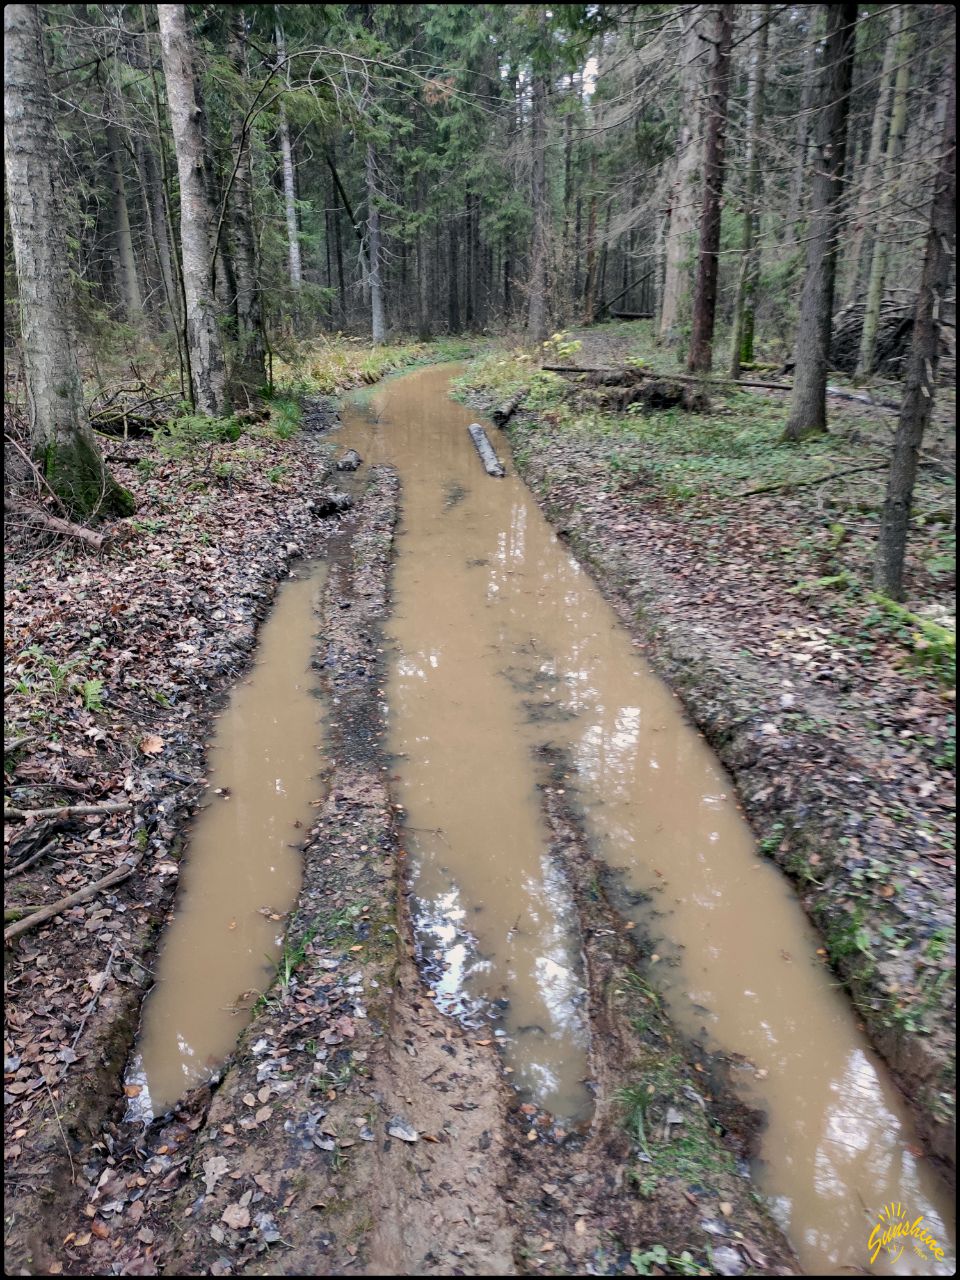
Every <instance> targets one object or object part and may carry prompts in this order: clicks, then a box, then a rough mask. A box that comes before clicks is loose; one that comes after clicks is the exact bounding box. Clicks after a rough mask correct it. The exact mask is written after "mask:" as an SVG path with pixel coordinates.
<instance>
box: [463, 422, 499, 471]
mask: <svg viewBox="0 0 960 1280" xmlns="http://www.w3.org/2000/svg"><path fill="white" fill-rule="evenodd" d="M467 430H468V431H469V432H470V439H471V440H472V441H473V443H474V444H475V445H476V446H477V453H479V455H480V461H481V462H482V463H483V465H484V468H485V470H486V473H487V475H488V476H505V475H506V474H507V473H506V470H505V468H504V465H503V463H502V462H501V461H500V459H499V458H498V457H497V455H496V453H495V452H494V448H493V445H492V444H491V443H490V441H489V440H488V439H487V433H486V432H485V431H484V429H483V427H481V426H480V424H479V422H471V424H470V426H469V427H467Z"/></svg>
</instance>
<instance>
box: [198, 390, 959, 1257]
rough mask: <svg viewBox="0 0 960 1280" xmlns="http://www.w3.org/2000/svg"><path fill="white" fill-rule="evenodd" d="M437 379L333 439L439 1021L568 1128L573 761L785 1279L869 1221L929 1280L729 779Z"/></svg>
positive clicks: (859, 1056)
mask: <svg viewBox="0 0 960 1280" xmlns="http://www.w3.org/2000/svg"><path fill="white" fill-rule="evenodd" d="M450 378H451V369H450V367H449V366H448V367H447V368H431V369H425V370H422V371H420V372H417V373H413V374H410V375H407V376H405V377H403V378H400V379H397V380H394V381H391V382H389V383H387V384H385V385H384V386H383V387H382V388H381V389H380V390H378V391H377V392H376V393H375V394H374V395H373V396H372V397H370V398H368V399H367V400H366V401H365V402H364V403H363V404H360V403H358V404H355V405H354V406H353V407H352V408H349V409H348V410H347V412H346V414H345V427H344V431H343V432H342V433H340V434H339V436H338V440H339V442H342V443H343V444H344V445H345V446H346V445H349V446H352V447H354V448H356V449H358V450H359V452H360V453H361V455H362V456H363V458H364V460H365V462H366V463H367V464H377V463H390V464H393V465H394V466H396V467H397V469H398V471H399V474H400V478H401V482H402V492H403V523H402V528H401V536H400V537H399V539H398V544H397V545H398V559H397V563H396V567H395V573H394V580H393V583H394V599H395V610H394V615H393V618H392V620H391V623H390V624H389V633H388V634H389V639H390V640H391V641H392V647H393V649H394V656H393V662H392V672H391V676H390V680H389V689H388V702H389V744H388V745H389V748H390V751H391V753H392V755H393V757H394V773H395V775H396V776H395V780H394V785H395V786H396V789H397V791H398V798H399V800H400V801H402V803H403V804H404V806H405V808H406V815H407V833H408V834H407V839H408V841H409V847H408V852H409V855H410V865H411V875H412V887H413V891H414V895H415V897H416V900H417V904H418V906H417V910H416V912H415V916H416V929H417V938H418V946H419V949H420V952H421V957H422V960H423V962H424V965H425V968H426V972H427V974H428V977H429V979H430V982H431V985H432V988H433V990H434V992H435V993H436V999H437V1002H438V1004H439V1005H440V1007H441V1008H444V1009H446V1010H448V1011H451V1012H455V1013H457V1014H458V1015H459V1016H461V1017H462V1018H464V1019H466V1020H467V1021H471V1020H472V1021H474V1022H475V1023H478V1024H479V1023H480V1022H482V1021H484V1020H485V1019H493V1020H494V1026H495V1028H496V1032H497V1034H498V1035H499V1036H500V1038H501V1040H502V1042H503V1045H504V1054H505V1062H506V1066H507V1069H508V1070H510V1071H511V1072H512V1078H513V1080H514V1081H515V1082H516V1083H517V1084H518V1086H519V1087H520V1088H521V1089H523V1090H526V1091H528V1092H529V1094H530V1095H531V1096H533V1097H534V1098H535V1099H536V1101H537V1102H539V1103H540V1104H541V1105H543V1106H544V1107H546V1108H548V1109H550V1110H552V1111H554V1112H556V1113H557V1115H558V1116H561V1117H566V1118H569V1120H570V1121H571V1122H573V1123H576V1122H577V1121H584V1120H586V1119H588V1118H589V1115H590V1093H589V1089H588V1088H587V1086H586V1085H585V1083H584V1081H585V1078H586V1076H587V1074H588V1061H587V1045H588V1028H587V1026H586V1025H585V1015H584V1012H583V986H582V975H581V972H580V964H579V954H578V947H577V942H576V939H575V937H574V935H573V932H572V929H571V923H570V922H571V917H572V913H571V911H570V910H569V907H568V902H567V899H566V890H565V887H564V883H563V881H562V878H561V877H560V875H559V874H558V872H557V870H556V869H555V868H554V867H553V866H552V865H551V863H550V860H549V858H548V856H547V853H546V848H547V833H546V830H545V826H544V823H543V821H542V819H541V816H540V804H539V801H538V793H537V790H536V781H537V772H536V765H535V759H534V752H535V748H536V747H537V746H538V745H540V744H542V743H544V742H550V743H553V744H555V745H556V746H559V747H561V748H563V749H564V750H565V751H566V752H567V753H568V754H569V757H570V759H571V760H572V761H573V763H574V764H575V767H576V778H575V781H574V782H573V784H572V785H573V786H575V790H576V798H577V801H578V803H579V804H580V805H582V807H583V809H584V812H585V819H586V824H587V830H588V833H589V835H590V837H591V839H592V841H593V842H594V844H595V847H596V849H597V851H598V853H599V854H600V856H602V858H603V859H605V861H606V862H607V863H608V864H609V866H610V867H612V868H616V869H619V870H620V871H622V872H623V874H624V877H625V882H626V884H627V886H628V887H629V888H630V889H632V890H634V891H636V893H637V895H639V894H641V893H643V894H646V895H649V899H651V900H652V901H653V904H654V908H653V910H652V911H651V908H650V907H649V906H647V907H644V906H642V905H638V906H636V907H632V908H628V912H629V913H631V914H633V915H634V917H635V919H636V920H637V922H638V923H642V924H643V925H644V927H645V928H647V929H653V931H654V933H655V936H656V937H657V938H658V939H662V943H661V942H660V941H658V943H657V945H658V950H659V952H660V954H661V956H662V962H661V968H660V970H658V972H661V973H662V974H663V980H664V985H665V990H666V994H667V998H668V1002H669V1006H670V1010H671V1014H672V1016H673V1018H674V1019H675V1020H676V1021H677V1022H678V1023H679V1025H680V1026H681V1027H683V1028H684V1029H685V1030H686V1031H687V1032H689V1033H691V1034H692V1035H694V1036H695V1037H697V1038H699V1039H704V1040H706V1042H707V1045H708V1047H709V1048H712V1049H719V1050H722V1051H724V1052H726V1053H729V1054H738V1055H743V1059H744V1066H743V1069H742V1070H741V1071H740V1072H739V1073H738V1074H739V1076H741V1077H742V1082H741V1084H740V1088H741V1091H742V1094H743V1097H744V1098H745V1100H747V1101H748V1102H750V1103H751V1104H753V1105H755V1106H760V1107H763V1108H764V1109H765V1111H766V1112H767V1114H768V1116H769V1125H768V1128H767V1129H766V1132H765V1134H764V1136H763V1140H762V1153H761V1154H762V1160H761V1162H760V1165H759V1168H758V1170H757V1174H758V1180H759V1184H760V1186H761V1188H762V1190H763V1191H764V1192H765V1194H766V1195H767V1196H768V1197H769V1200H770V1203H771V1206H772V1208H773V1211H774V1213H775V1215H776V1217H777V1218H778V1220H779V1221H780V1222H781V1223H782V1225H783V1226H784V1228H785V1230H786V1232H787V1234H788V1236H789V1237H790V1239H791V1241H792V1243H793V1245H794V1247H795V1248H796V1250H797V1253H798V1255H799V1257H800V1259H801V1261H802V1263H803V1266H804V1268H805V1269H806V1270H807V1271H809V1272H811V1273H813V1274H817V1273H821V1274H822V1273H827V1274H840V1273H843V1272H844V1271H849V1270H855V1271H856V1270H859V1269H861V1268H867V1267H868V1265H869V1252H868V1249H867V1239H868V1236H869V1233H870V1231H871V1228H872V1227H873V1226H874V1224H875V1223H876V1222H877V1220H878V1214H880V1212H881V1211H882V1210H884V1208H885V1206H888V1205H891V1204H892V1205H895V1206H896V1205H899V1206H902V1208H903V1210H904V1211H905V1212H906V1213H907V1214H908V1215H909V1216H910V1219H911V1221H912V1220H913V1219H915V1218H916V1217H918V1216H919V1215H923V1216H924V1219H925V1225H926V1226H927V1228H928V1229H929V1230H930V1231H931V1232H932V1234H933V1235H934V1236H935V1237H936V1238H937V1239H938V1240H939V1241H940V1243H941V1244H942V1245H943V1246H944V1247H945V1250H946V1258H945V1260H944V1262H943V1263H942V1264H937V1263H935V1262H931V1261H929V1260H926V1259H925V1260H920V1259H918V1258H915V1257H914V1256H913V1255H912V1253H911V1252H910V1250H909V1249H908V1250H907V1251H906V1252H905V1253H904V1254H903V1256H902V1257H901V1258H900V1259H899V1260H897V1261H894V1260H893V1259H891V1258H888V1257H885V1256H884V1255H881V1257H879V1258H878V1259H877V1262H876V1264H875V1265H874V1267H873V1268H872V1270H874V1271H875V1272H877V1273H878V1274H884V1273H885V1272H886V1273H892V1274H919V1275H924V1274H925V1275H929V1274H933V1273H936V1270H937V1266H938V1265H939V1266H940V1270H941V1272H942V1273H943V1274H950V1273H951V1272H952V1270H953V1265H952V1257H953V1204H952V1199H951V1197H950V1195H949V1194H948V1193H947V1192H946V1190H945V1189H944V1187H943V1186H942V1185H941V1183H940V1182H939V1180H938V1178H937V1177H936V1175H935V1173H934V1172H933V1171H932V1169H931V1168H930V1166H929V1164H928V1163H927V1162H926V1161H924V1160H923V1159H922V1158H919V1157H918V1156H917V1155H915V1154H914V1151H915V1150H917V1149H918V1148H917V1147H916V1139H915V1135H914V1130H913V1126H912V1124H911V1122H910V1119H909V1116H908V1114H907V1111H906V1108H905V1105H904V1103H903V1101H902V1099H901V1097H900V1095H899V1094H898V1092H897V1090H896V1088H895V1087H894V1086H893V1085H892V1083H891V1082H890V1081H889V1079H888V1077H887V1075H886V1072H885V1070H884V1068H883V1066H882V1064H881V1063H880V1061H879V1060H878V1058H877V1056H876V1055H875V1054H874V1052H873V1051H872V1050H871V1049H870V1047H869V1046H868V1044H867V1042H866V1040H865V1038H864V1037H863V1035H861V1034H860V1032H859V1031H858V1029H857V1025H856V1021H855V1018H854V1015H853V1013H852V1010H851V1009H850V1007H849V1004H848V1002H847V1000H846V999H845V998H844V997H843V996H842V995H841V993H840V992H839V991H838V990H837V989H836V984H835V981H834V980H833V979H832V977H831V975H830V974H829V972H828V971H827V970H826V969H825V968H824V967H823V965H822V964H821V963H820V961H819V960H818V958H817V956H816V947H817V939H816V937H815V936H814V934H813V932H812V931H811V929H810V928H809V926H808V923H807V921H806V918H805V916H804V915H803V912H802V910H801V908H800V907H799V905H798V903H797V902H796V899H795V897H794V895H793V893H792V891H791V890H790V889H789V887H788V885H787V884H786V882H785V881H784V879H783V878H782V876H781V875H780V874H779V872H777V871H776V870H775V869H774V868H773V867H771V866H770V865H768V864H766V863H765V862H763V861H762V860H761V859H760V858H759V857H758V855H757V852H756V849H755V847H754V842H753V839H752V836H751V832H750V830H749V828H748V827H747V825H746V823H745V822H744V820H743V818H742V817H741V815H740V813H739V812H738V809H737V807H736V804H735V802H734V797H733V794H732V784H731V782H730V780H729V778H728V777H727V776H726V775H725V774H724V772H723V770H722V768H721V767H720V765H719V763H718V762H717V760H716V758H715V757H714V756H713V754H712V753H711V752H710V750H709V749H708V748H707V746H706V745H705V743H704V742H703V740H702V738H701V737H700V735H699V734H698V733H697V732H696V731H695V730H693V729H692V728H691V727H690V726H689V725H688V724H687V723H686V722H685V721H684V719H683V718H682V716H681V714H680V712H679V710H678V705H677V702H676V700H675V697H674V696H673V695H672V694H671V693H670V692H669V691H668V690H667V689H666V687H665V686H664V685H663V684H662V683H661V682H660V681H659V680H658V679H657V678H656V677H655V676H654V675H653V674H652V672H651V671H650V670H649V669H648V667H647V666H646V664H645V663H644V661H643V660H642V658H640V657H639V656H638V654H637V652H636V651H635V648H634V645H633V643H632V641H631V639H630V637H629V636H628V634H627V632H626V631H625V630H624V628H623V627H622V626H621V625H620V623H619V621H618V619H617V618H616V616H615V614H614V613H613V611H612V609H611V608H610V607H609V606H608V605H607V603H606V602H605V601H604V599H603V598H602V596H601V595H600V593H599V591H598V590H597V588H596V587H595V586H594V584H593V583H592V581H591V580H590V578H589V577H588V576H587V575H586V574H585V573H584V571H583V570H582V569H581V568H580V567H579V566H578V565H577V563H576V561H575V560H574V559H573V558H572V557H571V556H570V555H569V553H568V552H567V551H566V550H565V549H564V547H563V546H562V545H561V543H560V542H559V541H558V539H557V537H556V536H555V535H554V533H553V532H552V530H551V529H550V527H549V525H548V524H547V522H546V521H545V519H544V518H543V516H542V514H541V513H540V510H539V508H538V507H537V505H536V503H535V502H534V500H533V498H532V497H531V495H530V493H529V492H528V490H527V489H526V487H525V486H524V485H523V483H522V482H521V481H520V480H519V479H518V478H517V477H516V476H515V475H514V474H512V467H510V465H509V463H510V459H509V449H508V446H507V443H506V440H505V438H504V436H503V435H502V434H500V433H498V432H497V431H496V430H495V429H490V437H491V440H492V441H493V443H494V445H495V447H496V448H497V451H498V452H499V453H500V454H501V457H503V459H504V461H505V462H507V463H508V471H509V472H510V474H508V476H507V478H506V479H502V480H497V479H490V478H489V477H487V475H486V474H485V473H484V471H483V470H482V467H481V464H480V460H479V458H478V456H477V454H476V452H475V450H474V447H473V444H472V443H471V440H470V438H469V436H468V434H467V431H466V427H467V424H469V423H470V422H472V421H474V420H475V418H476V415H475V414H474V413H471V412H469V411H468V410H466V409H465V408H463V407H462V406H460V405H458V404H456V403H455V402H453V401H451V400H450V399H449V397H448V394H447V392H448V384H449V381H450ZM186 901H187V902H188V903H189V901H190V898H189V896H187V899H186ZM487 1025H489V1023H487Z"/></svg>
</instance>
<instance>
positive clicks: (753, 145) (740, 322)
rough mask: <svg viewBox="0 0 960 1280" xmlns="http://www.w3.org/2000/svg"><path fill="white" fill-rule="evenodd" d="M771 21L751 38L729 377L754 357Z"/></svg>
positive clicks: (760, 8) (758, 9) (757, 11)
mask: <svg viewBox="0 0 960 1280" xmlns="http://www.w3.org/2000/svg"><path fill="white" fill-rule="evenodd" d="M769 14H770V6H769V5H768V4H758V5H754V6H753V10H752V13H751V17H750V20H751V22H752V21H754V20H757V21H761V20H763V19H766V18H769ZM769 31H770V24H769V22H768V21H766V22H764V23H763V25H762V26H761V27H760V29H759V30H758V31H757V34H756V36H755V37H754V39H755V40H756V45H755V48H754V53H753V59H752V65H751V68H750V88H749V99H748V103H747V138H748V140H747V189H746V192H745V194H744V202H743V204H744V207H743V240H742V241H741V249H742V252H743V260H742V262H741V265H740V278H739V281H738V283H737V296H736V300H735V302H734V305H733V326H732V327H733V337H732V339H731V343H730V377H731V378H739V377H740V366H741V364H743V363H746V364H749V363H750V362H751V361H752V360H753V328H754V304H755V302H756V293H757V280H758V277H759V275H760V255H759V252H758V246H757V238H758V233H759V229H760V206H759V195H760V120H761V117H762V116H763V98H764V89H765V87H766V76H767V44H768V33H769Z"/></svg>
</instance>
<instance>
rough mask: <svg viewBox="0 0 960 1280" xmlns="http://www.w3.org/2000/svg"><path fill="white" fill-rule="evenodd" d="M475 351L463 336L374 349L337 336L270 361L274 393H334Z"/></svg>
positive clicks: (292, 395) (357, 340) (360, 341)
mask: <svg viewBox="0 0 960 1280" xmlns="http://www.w3.org/2000/svg"><path fill="white" fill-rule="evenodd" d="M476 349H477V343H476V342H475V341H471V340H470V339H466V338H439V339H436V340H435V341H431V342H398V343H389V344H384V345H381V346H377V347H372V346H370V344H369V342H367V341H366V340H364V339H360V338H349V337H344V336H343V335H342V334H337V335H336V336H335V337H331V338H319V339H315V340H313V341H310V342H305V343H301V344H298V345H296V346H291V347H290V348H288V349H287V350H286V351H284V352H283V354H282V357H278V358H275V359H274V362H273V379H274V388H275V394H279V395H280V396H282V397H283V398H287V399H290V398H297V397H302V396H318V395H336V394H337V393H338V392H340V391H345V390H348V389H350V388H352V387H360V386H364V385H366V384H371V383H374V382H378V381H379V380H380V379H381V378H383V377H385V376H386V375H387V374H388V373H393V372H394V371H395V370H398V369H404V368H412V367H413V366H414V365H420V364H439V363H442V362H443V361H448V360H465V359H467V358H469V357H470V356H472V355H473V354H474V353H475V351H476Z"/></svg>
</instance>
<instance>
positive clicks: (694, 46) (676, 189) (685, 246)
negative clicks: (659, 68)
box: [659, 5, 706, 342]
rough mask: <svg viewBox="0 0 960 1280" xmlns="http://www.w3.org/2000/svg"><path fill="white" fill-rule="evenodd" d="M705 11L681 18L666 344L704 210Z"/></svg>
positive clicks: (663, 315) (696, 8)
mask: <svg viewBox="0 0 960 1280" xmlns="http://www.w3.org/2000/svg"><path fill="white" fill-rule="evenodd" d="M704 8H705V7H704V6H703V5H692V6H691V7H690V8H689V9H688V10H686V11H685V12H684V14H683V16H682V17H681V18H680V22H681V24H682V35H681V43H680V102H681V111H682V113H683V114H682V118H681V123H680V136H679V138H678V139H677V162H676V169H675V171H674V179H673V186H672V189H671V193H670V214H669V219H670V220H669V224H668V227H667V235H666V265H665V268H664V276H663V302H662V305H661V307H660V334H659V336H660V341H661V342H664V341H669V342H673V341H675V340H676V337H677V329H678V325H679V321H680V309H681V303H682V300H683V297H684V295H685V293H686V292H687V285H688V280H689V276H690V272H689V266H688V262H687V259H688V257H689V255H690V243H691V240H692V237H693V229H694V227H695V226H696V225H697V217H698V213H699V207H700V197H699V192H698V189H697V182H698V179H699V177H700V174H701V173H702V170H703V139H702V134H701V129H700V98H701V91H700V78H699V71H700V63H699V61H697V57H698V55H699V54H701V53H702V52H703V51H704V49H705V48H706V45H705V44H704V42H703V41H702V40H701V39H700V26H701V23H702V21H703V19H704Z"/></svg>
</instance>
